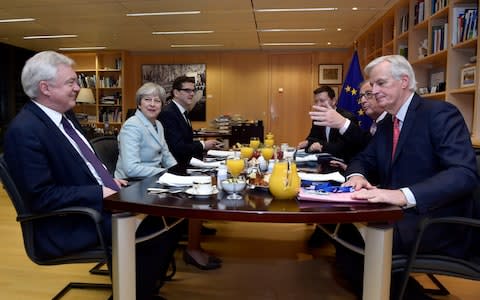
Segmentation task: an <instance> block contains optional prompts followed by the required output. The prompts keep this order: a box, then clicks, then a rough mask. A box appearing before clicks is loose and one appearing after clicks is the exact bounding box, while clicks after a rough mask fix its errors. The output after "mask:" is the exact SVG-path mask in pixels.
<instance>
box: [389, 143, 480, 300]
mask: <svg viewBox="0 0 480 300" xmlns="http://www.w3.org/2000/svg"><path fill="white" fill-rule="evenodd" d="M477 168H478V170H479V172H480V155H479V153H478V152H477ZM441 223H443V224H445V223H447V224H452V225H453V224H461V225H465V226H468V227H469V228H471V237H470V238H471V244H470V245H471V246H470V249H469V255H468V257H467V258H464V259H460V258H455V257H450V256H446V255H433V254H419V253H417V252H418V247H419V245H420V240H421V239H422V236H423V234H424V232H425V229H426V228H428V227H429V226H431V225H435V224H441ZM466 238H467V237H466ZM479 244H480V186H479V187H477V189H476V190H475V192H474V207H473V216H472V218H464V217H443V218H425V219H424V220H423V221H422V222H421V223H420V224H419V227H418V237H417V240H416V242H415V246H414V248H413V249H412V250H411V253H410V255H409V256H394V257H393V261H392V272H402V271H403V272H404V277H403V281H402V288H401V290H400V293H399V296H398V299H403V296H404V293H405V288H406V286H407V282H408V277H409V276H410V273H412V272H414V273H426V274H427V275H428V277H429V278H430V279H431V280H432V282H433V283H434V284H435V285H436V286H437V287H438V288H437V289H425V291H426V292H427V293H430V294H436V295H448V294H450V293H449V291H448V290H447V288H446V287H445V286H444V285H443V284H442V283H441V282H440V281H439V280H438V279H437V278H436V277H435V275H447V276H453V277H458V278H464V279H470V280H480V245H479Z"/></svg>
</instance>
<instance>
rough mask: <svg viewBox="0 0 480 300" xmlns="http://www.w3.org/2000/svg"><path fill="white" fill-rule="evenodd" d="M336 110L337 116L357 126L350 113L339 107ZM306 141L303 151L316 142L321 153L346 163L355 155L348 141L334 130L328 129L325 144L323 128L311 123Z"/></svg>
mask: <svg viewBox="0 0 480 300" xmlns="http://www.w3.org/2000/svg"><path fill="white" fill-rule="evenodd" d="M336 110H337V112H338V113H339V114H341V115H342V116H344V117H345V118H348V119H349V120H350V121H351V122H352V123H354V124H358V121H357V119H356V118H355V116H354V115H353V114H352V113H351V112H349V111H347V110H344V109H342V108H339V107H337V109H336ZM307 141H308V145H307V147H306V148H305V149H308V148H309V147H310V146H311V145H312V144H313V143H315V142H318V143H320V144H321V145H322V146H323V147H322V152H325V153H330V154H332V155H333V156H336V157H339V158H342V159H344V160H345V161H346V162H348V161H349V160H350V159H351V157H352V156H353V155H354V154H355V151H354V149H352V148H351V147H350V145H348V141H347V140H345V139H344V138H342V135H341V134H340V132H339V130H338V129H336V128H331V129H330V135H329V140H328V142H327V137H326V133H325V126H318V125H315V124H313V122H312V128H311V129H310V133H309V134H308V136H307Z"/></svg>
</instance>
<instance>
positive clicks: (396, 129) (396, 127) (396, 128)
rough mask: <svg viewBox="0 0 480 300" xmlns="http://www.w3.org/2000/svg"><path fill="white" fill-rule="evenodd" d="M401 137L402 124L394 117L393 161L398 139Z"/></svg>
mask: <svg viewBox="0 0 480 300" xmlns="http://www.w3.org/2000/svg"><path fill="white" fill-rule="evenodd" d="M399 136H400V124H399V122H398V119H397V118H396V117H393V140H392V142H393V143H392V159H393V156H394V155H395V150H396V149H397V143H398V137H399Z"/></svg>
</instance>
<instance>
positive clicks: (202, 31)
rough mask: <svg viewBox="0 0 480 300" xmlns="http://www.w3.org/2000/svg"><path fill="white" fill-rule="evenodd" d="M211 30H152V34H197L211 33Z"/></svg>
mask: <svg viewBox="0 0 480 300" xmlns="http://www.w3.org/2000/svg"><path fill="white" fill-rule="evenodd" d="M213 32H214V31H213V30H191V31H154V32H152V34H158V35H168V34H199V33H213Z"/></svg>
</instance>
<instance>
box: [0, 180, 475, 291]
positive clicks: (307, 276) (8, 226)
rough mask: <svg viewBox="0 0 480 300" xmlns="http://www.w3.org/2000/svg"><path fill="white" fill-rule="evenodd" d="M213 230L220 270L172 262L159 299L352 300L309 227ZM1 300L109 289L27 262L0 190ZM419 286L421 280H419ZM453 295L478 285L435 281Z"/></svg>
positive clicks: (209, 244) (84, 273) (76, 272)
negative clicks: (78, 287) (312, 244)
mask: <svg viewBox="0 0 480 300" xmlns="http://www.w3.org/2000/svg"><path fill="white" fill-rule="evenodd" d="M208 226H213V227H215V228H216V229H217V230H218V233H217V235H216V236H212V237H206V238H205V241H204V242H203V246H204V248H205V249H207V250H208V251H210V252H212V253H214V254H216V255H218V256H220V257H221V258H222V259H223V261H224V265H223V267H222V268H221V269H218V270H212V271H200V270H198V269H196V268H194V267H192V266H186V265H185V264H184V263H183V261H182V260H181V251H180V250H179V251H178V253H177V254H176V255H177V265H178V271H177V274H176V275H175V278H174V281H171V282H167V283H166V284H165V286H164V287H163V288H162V289H161V295H162V296H164V297H166V298H167V299H169V300H185V299H198V300H207V299H228V300H237V299H249V300H270V299H271V300H287V299H288V300H291V299H302V300H310V299H312V300H313V299H315V300H318V299H327V300H329V299H332V300H334V299H336V300H350V299H352V300H353V299H355V297H354V296H353V295H352V294H351V293H350V292H349V291H348V290H346V289H345V288H344V287H343V285H342V284H341V282H339V281H337V280H335V278H334V276H332V274H333V272H332V263H333V260H334V256H333V250H332V248H331V246H328V245H327V246H325V247H323V248H319V249H315V250H313V251H312V250H308V249H307V248H306V247H305V241H306V240H307V238H308V237H309V235H310V234H311V232H312V230H313V227H312V226H311V225H304V224H260V223H236V222H209V223H208ZM0 237H1V239H2V243H1V246H0V299H15V300H31V299H32V300H33V299H51V298H52V297H53V296H54V295H55V294H56V293H57V292H58V291H59V290H60V289H62V288H63V286H65V285H66V284H67V283H68V282H69V281H83V282H108V277H106V276H98V275H90V274H89V273H88V270H89V269H90V268H91V267H92V266H93V265H90V264H83V265H82V264H79V265H65V266H37V265H35V264H33V263H32V262H30V260H29V259H28V258H27V256H26V254H25V252H24V249H23V244H22V239H21V232H20V228H19V226H18V224H17V223H16V221H15V211H14V209H13V207H12V205H11V203H10V201H9V199H8V197H7V195H6V193H5V192H4V191H3V189H0ZM418 278H419V280H420V281H421V282H424V281H425V277H424V276H419V277H418ZM440 278H441V281H442V282H443V283H444V284H445V285H446V286H447V288H448V289H449V290H450V292H451V293H452V295H450V296H448V297H438V298H437V299H445V300H447V299H448V300H457V299H464V300H474V299H475V300H476V299H479V297H480V283H479V282H474V281H468V280H461V279H454V278H446V277H440ZM108 296H109V293H108V292H102V291H73V292H70V293H69V294H68V295H67V296H66V297H65V298H64V299H65V300H69V299H78V300H80V299H82V300H90V299H91V300H104V299H107V298H108Z"/></svg>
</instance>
